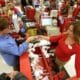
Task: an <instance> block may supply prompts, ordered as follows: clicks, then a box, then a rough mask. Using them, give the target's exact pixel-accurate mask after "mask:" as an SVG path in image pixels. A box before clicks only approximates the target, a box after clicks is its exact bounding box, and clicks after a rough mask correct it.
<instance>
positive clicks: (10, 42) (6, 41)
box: [0, 17, 35, 67]
mask: <svg viewBox="0 0 80 80" xmlns="http://www.w3.org/2000/svg"><path fill="white" fill-rule="evenodd" d="M9 32H10V26H9V21H8V20H7V19H5V18H3V17H0V55H1V56H2V57H3V59H4V61H5V62H6V63H7V64H8V65H10V66H13V67H15V66H16V65H17V63H18V58H17V57H18V56H21V55H22V54H23V53H24V52H25V51H26V50H27V49H28V46H29V42H30V41H32V40H34V39H35V37H29V38H28V39H27V40H26V41H25V42H23V43H22V44H20V45H19V46H17V44H16V41H15V39H13V38H12V37H11V36H10V35H9V34H8V33H9Z"/></svg>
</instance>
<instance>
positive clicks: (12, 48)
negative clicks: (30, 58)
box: [3, 36, 36, 56]
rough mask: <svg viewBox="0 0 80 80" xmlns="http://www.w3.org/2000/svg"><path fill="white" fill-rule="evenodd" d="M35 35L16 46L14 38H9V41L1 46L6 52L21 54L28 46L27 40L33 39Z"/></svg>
mask: <svg viewBox="0 0 80 80" xmlns="http://www.w3.org/2000/svg"><path fill="white" fill-rule="evenodd" d="M35 38H36V37H33V36H32V37H29V38H28V39H27V40H26V41H25V42H23V43H22V44H21V45H19V46H17V45H16V42H15V40H13V39H11V41H10V42H8V43H7V45H6V46H5V47H4V48H3V51H4V52H5V53H8V54H12V55H17V56H20V55H22V54H23V53H24V52H25V51H26V50H27V49H28V46H29V42H30V41H32V40H34V39H35Z"/></svg>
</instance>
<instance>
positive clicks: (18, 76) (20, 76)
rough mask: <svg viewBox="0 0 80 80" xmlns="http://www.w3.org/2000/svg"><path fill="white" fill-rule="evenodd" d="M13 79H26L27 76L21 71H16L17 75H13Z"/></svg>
mask: <svg viewBox="0 0 80 80" xmlns="http://www.w3.org/2000/svg"><path fill="white" fill-rule="evenodd" d="M14 80H28V78H27V77H26V76H24V75H23V74H22V73H21V72H18V73H17V75H16V76H15V77H14Z"/></svg>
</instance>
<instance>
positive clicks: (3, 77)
mask: <svg viewBox="0 0 80 80" xmlns="http://www.w3.org/2000/svg"><path fill="white" fill-rule="evenodd" d="M0 80H10V77H9V76H7V74H6V73H2V74H1V75H0Z"/></svg>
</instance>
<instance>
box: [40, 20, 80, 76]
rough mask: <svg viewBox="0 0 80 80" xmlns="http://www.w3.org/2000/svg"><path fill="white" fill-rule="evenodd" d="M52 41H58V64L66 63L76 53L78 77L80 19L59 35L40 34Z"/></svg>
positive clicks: (79, 65)
mask: <svg viewBox="0 0 80 80" xmlns="http://www.w3.org/2000/svg"><path fill="white" fill-rule="evenodd" d="M39 37H40V38H43V39H46V40H49V41H50V42H58V45H57V47H56V51H55V55H56V62H57V64H58V65H60V66H61V65H64V64H65V63H66V62H67V61H69V60H70V57H71V56H72V55H73V54H76V59H75V68H76V72H77V77H80V44H79V43H80V21H76V22H73V23H71V24H70V25H69V27H68V29H67V32H64V33H62V34H60V35H58V36H50V37H49V36H39Z"/></svg>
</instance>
